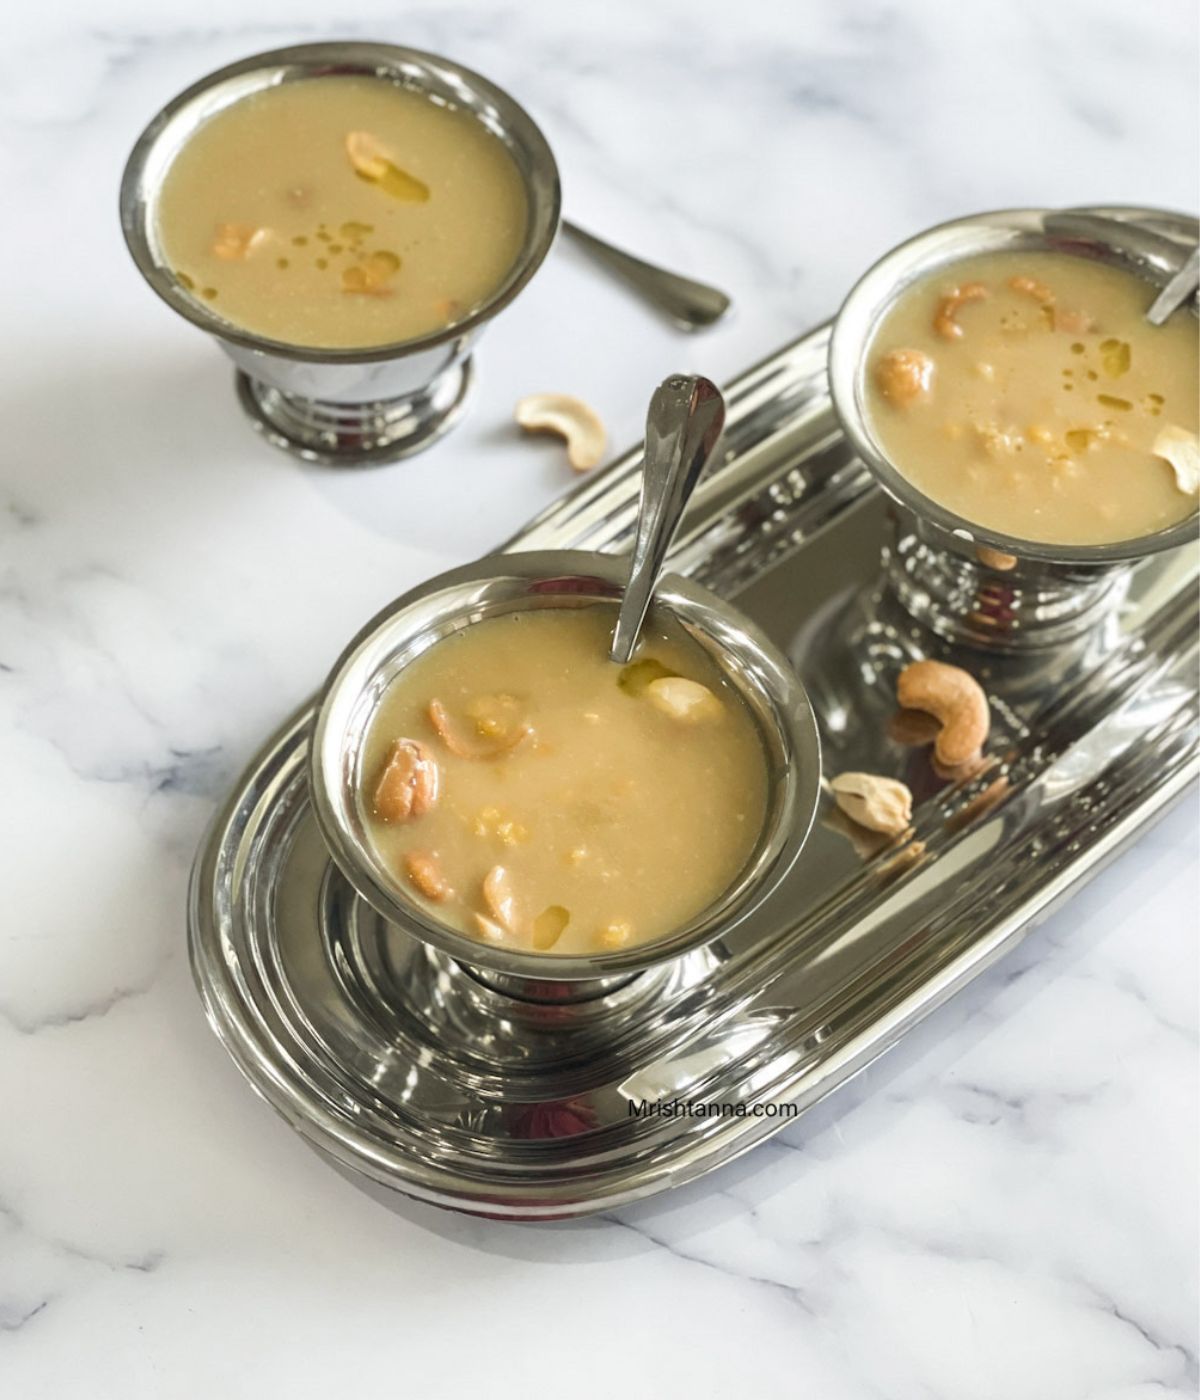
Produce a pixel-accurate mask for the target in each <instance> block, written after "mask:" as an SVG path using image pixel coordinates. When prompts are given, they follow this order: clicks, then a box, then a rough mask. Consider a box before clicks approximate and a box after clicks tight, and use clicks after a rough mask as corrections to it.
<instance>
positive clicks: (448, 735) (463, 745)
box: [427, 699, 533, 758]
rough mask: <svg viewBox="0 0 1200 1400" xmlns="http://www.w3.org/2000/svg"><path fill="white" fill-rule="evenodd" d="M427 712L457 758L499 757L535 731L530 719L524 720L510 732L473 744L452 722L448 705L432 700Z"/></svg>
mask: <svg viewBox="0 0 1200 1400" xmlns="http://www.w3.org/2000/svg"><path fill="white" fill-rule="evenodd" d="M427 713H428V715H429V723H430V724H431V725H432V726H433V729H434V732H435V733H436V734H437V736H438V738H439V739H440V740H441V741H442V743H443V744H445V746H446V747H447V748H448V749H449V750H450V752H451V753H452V754H454V756H455V757H456V758H499V757H500V756H501V755H502V754H506V753H510V752H511V751H512V750H513V749H515V748H516V747H517V745H518V744H520V743H521V742H522V741H523V740H525V739H527V738H529V736H530V735H531V734H532V733H533V726H532V725H531V724H530V723H529V722H528V720H523V721H522V722H521V723H520V724H518V725H516V726H515V727H514V728H513V729H511V730H510V731H509V732H508V733H506V734H502V735H500V736H499V737H497V738H495V739H492V740H491V741H490V742H486V743H483V744H477V745H471V744H468V743H467V742H466V740H465V739H464V738H463V737H462V736H461V735H460V734H459V733H458V731H457V730H456V729H455V728H454V726H453V724H451V722H450V716H449V715H448V714H447V713H446V707H445V705H443V704H442V702H441V701H440V700H438V699H433V700H431V701H430V702H429V705H428V708H427Z"/></svg>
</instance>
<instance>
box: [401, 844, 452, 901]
mask: <svg viewBox="0 0 1200 1400" xmlns="http://www.w3.org/2000/svg"><path fill="white" fill-rule="evenodd" d="M404 873H405V875H407V876H408V879H409V883H410V884H411V885H412V886H413V887H414V888H415V889H416V890H417V891H418V892H419V893H420V894H423V895H424V896H425V898H426V899H432V900H433V901H434V903H435V904H440V903H441V902H442V900H444V899H449V898H450V896H451V895H452V894H453V893H454V891H453V890H452V889H451V888H450V885H449V883H448V882H447V880H446V877H445V875H443V874H442V867H441V866H440V865H439V864H438V858H437V856H436V855H435V854H434V852H432V851H409V853H408V854H407V855H406V856H405V857H404Z"/></svg>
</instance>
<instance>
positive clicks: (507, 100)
mask: <svg viewBox="0 0 1200 1400" xmlns="http://www.w3.org/2000/svg"><path fill="white" fill-rule="evenodd" d="M350 74H360V75H365V76H368V77H376V78H381V79H383V80H384V81H387V82H392V83H396V84H398V85H400V86H403V87H406V88H410V89H415V90H417V91H419V92H424V93H428V94H429V95H430V96H431V97H432V98H434V99H436V100H439V101H442V102H446V103H449V104H451V105H453V106H455V107H457V108H459V109H460V110H462V111H465V112H469V113H471V114H472V115H473V116H474V117H475V118H476V119H477V120H478V121H480V122H481V123H482V124H483V125H484V126H485V127H487V129H488V130H489V131H491V132H492V133H493V134H494V135H496V136H497V137H499V139H500V140H501V141H503V142H504V144H505V145H506V146H507V148H508V150H509V153H510V155H511V156H512V158H513V160H514V161H515V163H516V165H517V168H518V170H519V171H520V174H521V177H522V179H523V181H524V186H525V197H526V203H527V209H528V217H527V223H526V229H525V239H524V242H523V244H522V247H521V251H520V253H519V255H518V257H517V260H516V262H515V263H514V264H513V266H512V268H511V269H510V270H509V273H508V275H507V277H506V278H505V280H504V281H503V282H502V283H501V285H500V286H499V287H498V288H497V289H496V291H495V292H494V293H493V295H492V296H491V297H490V298H489V299H488V301H487V302H485V303H484V305H482V306H480V307H479V308H478V309H477V310H475V311H474V312H473V313H472V314H471V315H470V316H468V317H467V318H466V319H465V320H463V321H460V322H459V323H458V324H456V325H454V326H451V327H448V328H446V329H444V330H440V331H434V332H431V333H430V334H428V335H423V336H419V337H418V338H416V339H414V340H406V341H399V342H396V343H394V344H391V345H375V346H371V347H369V348H367V349H362V350H354V349H320V348H313V347H311V346H299V345H288V344H286V343H285V342H282V341H277V340H271V339H269V338H267V337H265V336H259V335H255V334H253V333H252V332H250V331H245V330H242V329H240V328H239V327H237V326H235V325H232V324H231V323H230V322H228V321H226V320H225V319H224V318H223V317H221V316H220V315H219V314H218V313H217V312H216V311H215V310H214V309H213V308H212V307H211V306H210V305H208V304H207V303H205V302H203V301H200V300H198V299H197V298H195V297H193V296H191V295H190V294H189V293H188V292H187V291H186V289H185V288H184V287H182V286H181V285H180V284H179V281H178V279H177V278H176V276H175V275H174V273H173V271H172V270H171V268H170V267H168V266H167V264H166V262H165V260H164V258H163V252H162V247H161V242H160V239H159V235H158V197H159V193H160V191H161V189H162V183H163V178H164V176H165V175H166V173H167V171H168V169H169V168H170V165H171V162H172V161H173V160H174V159H175V157H176V155H177V154H178V153H179V151H180V149H181V148H182V147H183V146H184V145H185V144H186V143H187V141H188V140H189V138H190V137H191V136H192V134H193V133H194V132H195V131H196V129H197V127H199V126H200V124H201V123H202V122H204V121H206V120H207V119H208V118H209V117H211V116H213V115H214V114H215V113H217V112H219V111H221V110H222V109H223V108H225V107H228V106H229V105H230V104H231V103H233V102H237V101H239V100H240V99H241V98H244V97H247V96H249V95H250V94H251V93H255V92H259V91H261V90H263V89H264V88H268V87H274V86H276V85H278V84H280V83H291V82H311V81H320V79H321V78H322V77H344V76H346V75H350ZM561 204H562V198H561V190H560V186H559V178H558V167H557V165H556V163H555V160H554V155H553V153H552V152H551V150H550V147H549V146H548V145H547V143H546V139H545V137H544V136H543V135H542V133H541V131H540V130H539V129H538V127H537V126H536V125H535V123H534V122H533V120H532V118H531V117H530V116H529V114H528V113H527V112H526V111H525V110H524V109H523V108H522V107H520V106H518V104H517V103H516V102H514V101H513V99H512V98H511V97H509V96H508V94H507V93H505V92H503V91H501V89H500V88H498V87H496V86H495V84H493V83H490V82H488V80H487V79H486V78H483V77H480V75H479V74H478V73H473V72H472V71H471V70H470V69H469V68H464V67H462V66H461V65H460V64H457V63H452V62H451V61H450V60H449V59H445V58H439V57H438V56H437V55H435V54H428V53H421V52H419V51H418V50H416V49H406V48H397V47H396V46H394V45H391V44H374V43H349V42H340V43H326V44H299V45H296V46H294V47H292V48H285V49H274V50H272V51H271V52H269V53H262V54H256V55H254V56H252V57H250V58H244V59H242V60H241V61H240V62H238V63H232V64H230V65H229V66H228V67H226V68H222V69H220V70H219V71H218V72H216V73H211V74H209V76H208V77H206V78H203V79H201V80H200V82H198V83H196V84H194V85H193V86H192V87H190V88H188V89H187V91H186V92H183V93H181V94H180V95H179V96H178V97H176V98H175V99H174V100H173V101H172V102H169V103H168V104H167V105H166V107H164V108H163V110H162V111H161V112H159V113H158V115H157V116H156V117H155V118H154V119H153V121H151V122H150V124H149V126H147V128H146V129H145V131H144V132H143V133H142V134H141V136H140V137H139V138H138V141H137V144H136V145H135V146H134V148H133V151H132V153H131V154H130V157H129V161H128V163H127V165H126V167H125V174H124V176H123V177H122V180H121V196H120V210H121V227H122V229H123V231H124V234H125V241H126V243H127V244H128V246H129V251H130V253H131V254H132V255H133V260H134V262H135V263H136V264H137V266H138V269H139V271H140V272H141V273H142V276H143V277H145V279H146V281H147V282H148V283H149V284H150V286H151V287H152V288H153V289H154V291H155V292H157V293H158V295H159V296H160V297H162V299H163V300H164V301H165V302H166V303H167V305H168V306H170V307H171V308H172V309H173V310H175V311H177V312H178V313H179V314H180V315H181V316H184V317H186V319H187V320H189V321H191V322H192V323H193V324H194V325H197V326H199V327H200V328H201V330H205V331H207V332H208V333H209V334H210V335H212V336H214V337H215V338H216V339H217V341H218V343H219V344H220V345H221V347H222V349H224V350H225V351H226V353H227V354H228V355H229V356H230V357H231V358H232V359H233V360H234V362H235V363H236V364H237V366H238V376H237V386H238V396H239V399H240V401H241V403H242V406H243V408H244V409H245V410H246V412H247V413H248V414H249V416H250V418H251V421H252V422H253V423H254V424H255V426H256V427H257V428H258V429H259V430H260V431H261V432H262V433H263V434H264V435H265V436H266V437H267V438H268V439H269V440H270V441H271V442H273V443H274V444H276V445H277V446H279V447H283V448H285V449H287V450H288V451H290V452H293V453H295V454H296V455H297V456H300V457H303V458H305V459H306V460H308V461H317V462H325V463H329V464H332V465H339V466H369V465H374V464H377V463H382V462H389V461H392V460H394V459H395V458H397V457H403V456H407V455H409V454H410V453H413V452H416V451H419V450H421V449H422V448H424V447H427V446H429V445H430V443H432V442H433V441H435V440H436V439H437V438H438V437H440V436H441V434H442V433H444V432H445V431H446V430H447V429H448V428H449V427H451V426H452V424H453V423H455V422H456V421H457V420H458V418H459V416H460V414H461V412H462V409H463V406H464V404H465V402H466V396H467V391H468V388H469V385H470V379H471V362H470V351H471V348H472V346H473V344H474V342H475V340H476V338H477V337H478V335H479V332H480V331H481V330H482V328H483V327H484V326H485V325H486V324H487V322H488V321H490V320H491V319H492V317H493V316H495V315H496V313H497V312H498V311H500V310H501V309H502V308H503V307H505V306H507V305H508V303H509V302H510V301H512V299H513V298H514V297H515V296H516V295H517V293H518V292H519V291H520V290H521V288H522V287H524V286H525V284H526V283H527V282H528V281H529V279H530V278H531V277H532V276H533V274H534V273H535V272H536V271H537V269H538V267H539V266H540V265H541V263H542V260H543V258H545V256H546V254H547V252H548V251H549V249H550V245H551V244H552V243H553V241H554V237H555V234H556V233H557V231H558V225H559V217H560V213H561Z"/></svg>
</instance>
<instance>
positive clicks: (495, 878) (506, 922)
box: [483, 865, 517, 933]
mask: <svg viewBox="0 0 1200 1400" xmlns="http://www.w3.org/2000/svg"><path fill="white" fill-rule="evenodd" d="M483 900H484V903H485V904H486V905H487V907H488V914H489V915H490V917H491V919H492V920H493V922H495V923H496V924H498V925H499V927H500V928H502V929H503V930H504V931H505V932H506V933H515V932H516V928H517V897H516V895H515V894H514V893H513V887H512V880H511V879H510V878H509V874H508V871H507V870H506V869H505V868H504V866H502V865H493V866H492V868H491V869H490V870H489V871H488V873H487V874H486V875H485V876H484V877H483Z"/></svg>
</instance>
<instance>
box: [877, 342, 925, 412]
mask: <svg viewBox="0 0 1200 1400" xmlns="http://www.w3.org/2000/svg"><path fill="white" fill-rule="evenodd" d="M933 370H934V364H933V361H932V360H931V359H930V358H929V356H928V355H926V354H925V352H924V351H923V350H889V351H888V353H887V354H886V355H883V356H881V357H880V359H879V360H878V361H877V362H876V364H875V383H876V384H877V385H878V386H879V392H880V393H881V394H882V395H883V397H884V398H885V399H887V401H888V402H889V403H891V404H895V405H896V407H897V408H907V407H908V406H909V404H912V403H918V402H921V401H923V400H925V399H927V398H928V397H929V395H930V392H931V391H932V389H933Z"/></svg>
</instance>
